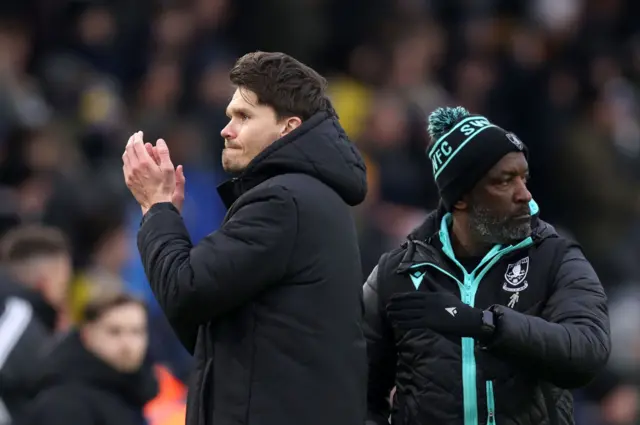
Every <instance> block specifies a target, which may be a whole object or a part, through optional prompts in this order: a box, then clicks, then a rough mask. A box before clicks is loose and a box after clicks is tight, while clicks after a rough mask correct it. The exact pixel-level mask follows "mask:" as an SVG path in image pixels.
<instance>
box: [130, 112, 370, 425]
mask: <svg viewBox="0 0 640 425" xmlns="http://www.w3.org/2000/svg"><path fill="white" fill-rule="evenodd" d="M366 188H367V187H366V171H365V165H364V163H363V160H362V158H361V156H360V154H359V153H358V151H357V150H356V148H355V146H354V145H353V144H352V143H351V142H350V141H349V140H348V139H347V137H346V135H345V133H344V131H343V130H342V128H341V127H340V125H339V123H338V121H337V119H336V118H334V117H333V116H329V115H328V114H317V115H315V116H313V117H312V118H310V119H309V120H307V121H306V122H304V123H303V124H302V125H301V126H300V127H299V128H298V129H296V130H294V131H293V132H292V133H290V134H289V135H287V136H285V137H283V138H282V139H280V140H277V141H276V142H274V143H273V144H272V145H271V146H269V147H268V148H267V149H265V150H264V151H263V152H262V153H261V154H259V155H258V156H257V157H256V158H255V159H254V160H253V161H252V162H251V163H250V165H249V166H248V168H247V169H246V170H245V171H244V173H243V174H242V175H240V176H239V177H237V178H236V179H234V180H231V181H230V182H227V183H226V184H223V185H222V186H221V187H220V188H219V193H220V195H221V197H222V199H223V201H224V202H225V204H226V205H227V206H228V207H229V211H228V213H227V215H226V217H225V219H224V222H223V224H222V226H221V228H220V229H219V230H218V231H216V232H214V233H212V234H210V235H209V236H207V237H205V238H204V239H203V240H202V241H201V242H199V243H198V244H197V245H195V246H194V245H193V244H192V242H191V240H190V238H189V235H188V233H187V229H186V228H185V226H184V223H183V221H182V218H181V217H180V214H179V213H178V211H176V210H175V209H174V208H173V206H172V205H170V204H158V205H155V206H153V207H152V208H151V209H150V211H149V212H148V213H147V214H146V215H145V217H144V218H143V224H142V227H141V229H140V232H139V235H138V247H139V249H140V254H141V256H142V261H143V264H144V268H145V271H146V274H147V277H148V278H149V282H150V284H151V288H152V289H153V292H154V294H155V297H156V298H157V300H158V302H159V304H160V306H161V307H162V309H163V310H164V312H165V314H166V315H167V317H168V319H169V322H170V323H171V324H172V326H173V328H174V329H175V331H176V333H177V335H178V337H179V338H180V339H181V341H182V342H183V344H184V346H185V347H186V348H187V349H188V350H189V351H190V352H191V353H192V354H193V355H194V357H195V361H196V370H195V374H194V376H193V379H192V381H191V382H190V385H189V397H188V405H187V424H188V425H247V424H250V425H327V424H331V425H361V424H363V423H364V420H365V416H366V342H365V340H364V335H363V331H362V298H361V297H362V271H361V268H360V255H359V249H358V241H357V235H356V228H355V225H354V221H353V219H352V216H351V210H350V208H349V206H350V205H356V204H359V203H360V202H362V200H363V199H364V197H365V194H366Z"/></svg>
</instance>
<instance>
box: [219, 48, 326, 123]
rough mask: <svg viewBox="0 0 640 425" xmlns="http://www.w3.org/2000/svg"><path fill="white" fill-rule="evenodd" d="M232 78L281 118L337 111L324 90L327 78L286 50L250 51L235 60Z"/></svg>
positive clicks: (301, 117) (303, 116) (232, 81)
mask: <svg viewBox="0 0 640 425" xmlns="http://www.w3.org/2000/svg"><path fill="white" fill-rule="evenodd" d="M229 79H230V80H231V83H232V84H233V85H234V86H236V87H238V88H243V89H248V90H251V91H252V92H254V93H255V94H256V96H257V98H258V103H259V104H260V105H267V106H270V107H272V108H273V109H274V110H275V112H276V115H277V117H278V119H282V118H285V117H291V116H297V117H300V119H302V120H303V121H304V120H307V119H309V118H310V117H311V116H312V115H314V114H316V113H318V112H324V111H326V112H329V113H331V114H332V115H335V114H336V113H335V110H334V109H333V106H332V105H331V101H330V100H329V97H328V96H327V95H326V93H325V92H326V89H327V80H326V79H325V78H324V77H323V76H321V75H320V74H318V73H317V72H316V71H314V70H313V69H312V68H310V67H308V66H307V65H305V64H303V63H302V62H300V61H298V60H296V59H294V58H293V57H291V56H289V55H287V54H284V53H279V52H253V53H247V54H246V55H244V56H242V57H241V58H240V59H238V60H237V61H236V63H235V65H234V66H233V68H232V69H231V72H230V73H229Z"/></svg>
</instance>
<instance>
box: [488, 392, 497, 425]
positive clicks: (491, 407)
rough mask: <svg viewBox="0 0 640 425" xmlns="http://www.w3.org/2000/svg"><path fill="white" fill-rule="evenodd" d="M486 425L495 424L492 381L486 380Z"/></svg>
mask: <svg viewBox="0 0 640 425" xmlns="http://www.w3.org/2000/svg"><path fill="white" fill-rule="evenodd" d="M486 386H487V425H496V406H495V397H494V395H493V381H487V382H486Z"/></svg>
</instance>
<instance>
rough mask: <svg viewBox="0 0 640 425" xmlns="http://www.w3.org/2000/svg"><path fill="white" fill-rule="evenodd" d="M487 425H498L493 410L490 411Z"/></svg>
mask: <svg viewBox="0 0 640 425" xmlns="http://www.w3.org/2000/svg"><path fill="white" fill-rule="evenodd" d="M487 425H496V418H495V415H494V414H493V410H490V411H489V414H488V415H487Z"/></svg>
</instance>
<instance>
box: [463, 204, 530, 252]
mask: <svg viewBox="0 0 640 425" xmlns="http://www.w3.org/2000/svg"><path fill="white" fill-rule="evenodd" d="M469 227H470V230H471V231H472V232H473V234H474V235H475V236H476V238H478V239H479V241H481V242H484V243H488V244H500V245H504V244H511V243H514V242H520V241H521V240H523V239H526V238H527V237H529V236H530V235H531V221H530V220H529V221H524V222H517V221H514V220H513V219H512V218H511V217H509V216H500V215H498V214H496V213H495V212H494V211H492V210H491V209H490V208H487V207H484V206H482V205H477V204H476V205H472V206H471V210H470V213H469Z"/></svg>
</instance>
